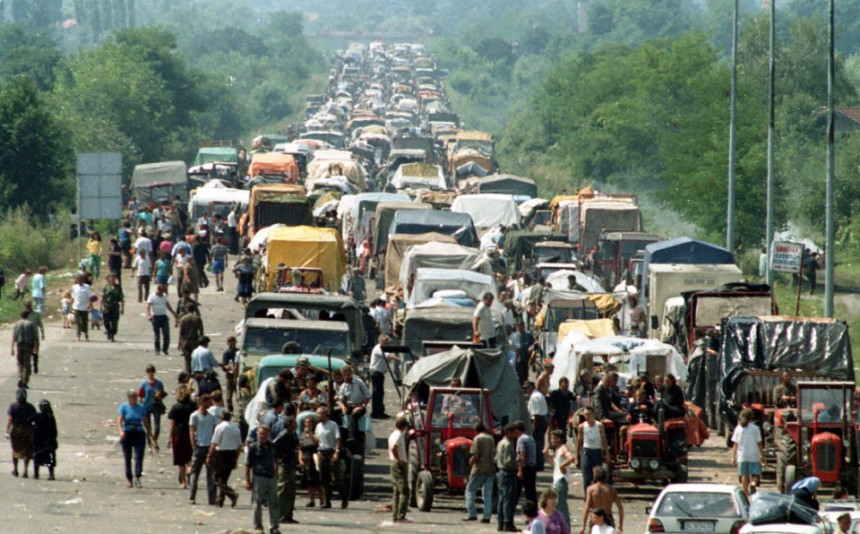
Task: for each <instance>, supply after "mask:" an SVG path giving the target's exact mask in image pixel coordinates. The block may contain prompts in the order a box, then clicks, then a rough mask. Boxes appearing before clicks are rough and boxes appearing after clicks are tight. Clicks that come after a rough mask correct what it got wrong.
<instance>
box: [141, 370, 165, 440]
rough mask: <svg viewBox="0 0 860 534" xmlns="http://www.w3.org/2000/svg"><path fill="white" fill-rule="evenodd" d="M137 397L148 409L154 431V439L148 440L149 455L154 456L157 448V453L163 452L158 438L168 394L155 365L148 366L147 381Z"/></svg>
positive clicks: (142, 385)
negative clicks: (164, 400) (153, 452)
mask: <svg viewBox="0 0 860 534" xmlns="http://www.w3.org/2000/svg"><path fill="white" fill-rule="evenodd" d="M137 396H138V398H139V399H140V402H141V404H143V407H144V408H146V419H147V420H148V421H149V428H150V429H151V430H152V437H151V439H149V440H147V441H149V453H150V454H152V449H153V448H155V452H161V449H159V448H158V436H159V434H161V416H162V415H163V414H164V412H165V409H164V402H163V401H162V399H163V398H164V397H165V396H166V394H165V393H164V384H163V383H162V382H161V380H159V379H157V378H155V366H154V365H152V364H149V365H147V366H146V380H144V381H143V382H141V383H140V389H139V390H138V391H137Z"/></svg>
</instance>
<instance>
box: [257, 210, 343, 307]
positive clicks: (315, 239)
mask: <svg viewBox="0 0 860 534" xmlns="http://www.w3.org/2000/svg"><path fill="white" fill-rule="evenodd" d="M263 264H264V265H265V267H266V287H267V289H268V290H269V291H273V290H275V287H274V285H275V279H276V277H277V274H278V265H279V264H283V265H284V266H286V267H288V268H290V269H292V268H295V267H298V268H314V269H321V270H322V273H323V286H324V287H325V289H326V290H327V291H331V292H335V291H337V290H338V289H339V288H340V278H341V276H343V274H344V273H345V272H346V253H345V252H344V250H343V242H342V241H341V239H340V233H339V232H338V231H337V230H336V229H334V228H316V227H313V226H292V227H288V228H278V229H275V230H273V231H272V232H270V233H269V237H268V246H267V249H266V255H265V256H264V257H263Z"/></svg>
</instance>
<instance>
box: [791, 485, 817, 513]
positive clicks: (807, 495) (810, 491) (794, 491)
mask: <svg viewBox="0 0 860 534" xmlns="http://www.w3.org/2000/svg"><path fill="white" fill-rule="evenodd" d="M819 486H821V480H820V479H819V478H818V477H806V478H804V479H803V480H801V481H799V482H797V483H795V484H794V486H792V487H791V492H790V493H791V495H792V496H794V498H795V499H797V500H798V502H800V504H802V505H804V506H806V507H808V508H812V509H813V510H815V511H816V512H817V511H818V509H819V505H818V496H817V495H816V494H815V492H817V491H818V487H819Z"/></svg>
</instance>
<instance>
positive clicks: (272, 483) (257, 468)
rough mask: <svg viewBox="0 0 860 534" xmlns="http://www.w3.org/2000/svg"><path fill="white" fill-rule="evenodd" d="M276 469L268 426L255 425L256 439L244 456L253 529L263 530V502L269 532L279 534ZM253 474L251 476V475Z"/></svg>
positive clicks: (276, 462) (276, 461)
mask: <svg viewBox="0 0 860 534" xmlns="http://www.w3.org/2000/svg"><path fill="white" fill-rule="evenodd" d="M277 471H278V460H277V459H276V457H275V448H274V447H273V446H272V444H271V443H270V442H269V427H268V426H267V425H260V426H258V427H257V441H254V442H252V443H251V444H250V445H248V455H247V456H246V457H245V488H246V489H247V490H248V491H252V490H253V492H254V493H253V494H252V499H253V501H254V530H256V531H258V532H262V531H263V503H264V502H265V503H267V505H268V507H269V524H271V525H272V528H271V530H269V533H270V534H280V532H281V531H280V530H279V529H278V481H277V479H276V478H275V473H277ZM252 474H253V475H254V476H253V478H252V477H251V475H252Z"/></svg>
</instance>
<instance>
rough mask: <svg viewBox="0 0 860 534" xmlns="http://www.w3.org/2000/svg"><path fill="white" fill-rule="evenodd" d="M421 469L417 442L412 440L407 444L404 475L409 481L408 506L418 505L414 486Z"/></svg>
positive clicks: (414, 506)
mask: <svg viewBox="0 0 860 534" xmlns="http://www.w3.org/2000/svg"><path fill="white" fill-rule="evenodd" d="M420 471H421V464H420V460H419V458H418V444H417V443H415V442H414V441H413V442H412V443H410V444H409V467H408V469H407V473H406V476H407V477H408V478H407V482H408V483H409V506H411V507H413V508H416V507H418V501H417V498H416V491H415V490H416V487H417V485H418V473H419V472H420Z"/></svg>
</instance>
